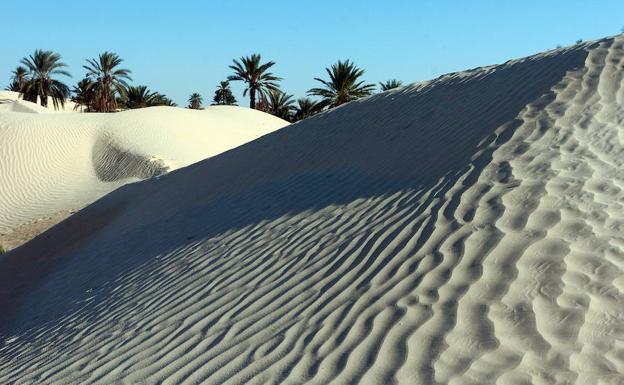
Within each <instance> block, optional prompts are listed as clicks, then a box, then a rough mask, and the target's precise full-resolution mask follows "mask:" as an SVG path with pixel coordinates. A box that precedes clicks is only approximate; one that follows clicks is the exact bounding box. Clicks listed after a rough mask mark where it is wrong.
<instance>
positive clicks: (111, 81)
mask: <svg viewBox="0 0 624 385" xmlns="http://www.w3.org/2000/svg"><path fill="white" fill-rule="evenodd" d="M121 62H123V59H121V58H120V57H119V56H118V55H117V54H116V53H114V52H108V51H106V52H104V53H101V54H100V55H99V57H98V58H97V59H88V60H87V63H88V64H87V65H85V66H83V68H84V69H86V70H87V78H89V80H91V86H90V87H91V88H93V89H94V92H95V101H94V105H93V107H94V109H95V110H96V111H99V112H113V111H115V110H116V109H117V98H118V97H122V96H124V93H125V91H126V89H127V88H128V83H127V82H126V81H128V80H132V78H130V73H131V71H130V70H128V69H124V68H117V67H118V66H119V65H120V64H121Z"/></svg>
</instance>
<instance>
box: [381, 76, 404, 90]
mask: <svg viewBox="0 0 624 385" xmlns="http://www.w3.org/2000/svg"><path fill="white" fill-rule="evenodd" d="M402 85H403V82H402V81H400V80H397V79H390V80H388V81H386V82H379V88H381V91H382V92H383V91H388V90H391V89H394V88H399V87H401V86H402Z"/></svg>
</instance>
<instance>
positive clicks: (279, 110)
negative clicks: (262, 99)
mask: <svg viewBox="0 0 624 385" xmlns="http://www.w3.org/2000/svg"><path fill="white" fill-rule="evenodd" d="M266 101H267V107H268V108H267V109H268V111H267V112H268V113H270V114H272V115H275V116H277V117H278V118H282V119H284V120H290V119H291V114H290V113H291V111H292V110H294V109H295V106H294V105H293V103H294V101H293V97H292V95H287V94H286V93H284V92H282V91H281V90H270V91H269V92H267V98H266Z"/></svg>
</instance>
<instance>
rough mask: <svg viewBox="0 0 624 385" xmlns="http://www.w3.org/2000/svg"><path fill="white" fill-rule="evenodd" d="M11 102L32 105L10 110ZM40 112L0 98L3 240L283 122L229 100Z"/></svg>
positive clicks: (15, 239)
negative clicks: (188, 106) (197, 105)
mask: <svg viewBox="0 0 624 385" xmlns="http://www.w3.org/2000/svg"><path fill="white" fill-rule="evenodd" d="M0 96H1V95H0ZM11 106H13V107H11ZM15 106H18V107H19V106H27V107H29V108H31V111H30V113H26V112H24V111H26V110H24V109H17V112H16V110H15V108H14V107H15ZM2 107H5V109H4V110H2ZM9 107H11V109H10V108H9ZM37 108H38V109H39V110H37ZM45 111H46V110H45V108H43V107H40V106H37V105H35V104H33V103H29V102H23V101H16V102H8V103H2V104H0V245H4V246H5V247H7V244H8V245H9V246H12V245H11V244H10V243H11V242H14V243H15V242H17V243H21V242H19V241H20V240H21V239H24V238H28V236H27V235H28V234H29V233H30V232H31V230H33V231H35V230H36V229H35V228H36V227H37V226H40V225H41V224H43V223H48V222H49V223H50V225H52V224H55V222H54V218H57V217H58V216H59V215H60V214H62V213H68V212H69V211H70V210H72V211H75V210H76V209H80V208H82V207H83V206H85V205H86V204H89V203H92V202H93V201H95V200H96V199H98V198H100V197H102V196H103V195H105V194H107V193H109V192H110V191H112V190H114V189H116V188H118V187H119V186H122V185H124V184H126V183H129V182H135V181H138V180H142V179H146V178H149V177H153V176H157V175H160V174H163V173H165V172H167V171H169V170H172V169H176V168H179V167H183V166H188V165H189V164H191V163H194V162H198V161H200V160H203V159H205V158H207V157H210V156H213V155H216V154H218V153H221V152H223V151H226V150H229V149H231V148H234V147H236V146H239V145H241V144H243V143H245V142H248V141H250V140H253V139H256V138H258V137H260V136H262V135H264V134H266V133H269V132H271V131H274V130H276V129H278V128H280V127H283V126H284V125H286V124H288V123H287V122H285V121H284V120H282V119H278V118H275V117H274V116H272V115H269V114H265V113H262V112H259V111H254V110H250V109H248V108H241V107H229V106H219V107H209V108H208V109H206V110H204V111H194V110H185V109H181V108H171V107H152V108H146V109H141V110H132V111H125V112H120V113H115V114H80V113H72V114H70V113H45ZM65 216H66V215H65ZM61 217H63V215H61ZM56 223H58V221H57V222H56ZM21 233H24V234H25V235H26V237H23V236H21V235H20V234H21Z"/></svg>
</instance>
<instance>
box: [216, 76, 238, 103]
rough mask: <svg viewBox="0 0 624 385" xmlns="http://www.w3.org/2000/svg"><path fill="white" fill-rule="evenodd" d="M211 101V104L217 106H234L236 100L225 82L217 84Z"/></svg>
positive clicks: (228, 83) (228, 84) (227, 82)
mask: <svg viewBox="0 0 624 385" xmlns="http://www.w3.org/2000/svg"><path fill="white" fill-rule="evenodd" d="M212 100H213V102H214V103H213V104H217V105H218V104H223V105H236V98H235V97H234V95H233V94H232V89H231V88H230V82H229V81H227V80H225V81H222V82H220V83H219V86H218V87H217V90H216V91H215V94H214V98H212Z"/></svg>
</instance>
